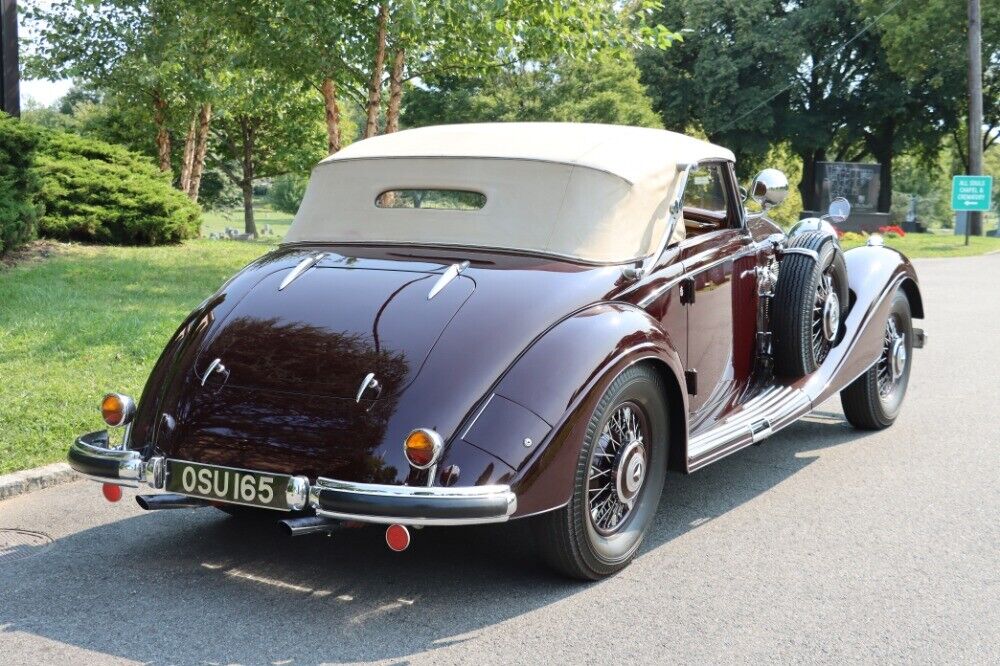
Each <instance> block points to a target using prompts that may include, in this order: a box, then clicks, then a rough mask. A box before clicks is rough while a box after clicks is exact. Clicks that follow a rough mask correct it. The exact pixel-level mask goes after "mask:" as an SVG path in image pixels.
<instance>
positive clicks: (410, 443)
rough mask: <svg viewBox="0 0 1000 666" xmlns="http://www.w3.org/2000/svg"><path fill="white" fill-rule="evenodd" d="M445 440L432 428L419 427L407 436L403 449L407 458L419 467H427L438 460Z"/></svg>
mask: <svg viewBox="0 0 1000 666" xmlns="http://www.w3.org/2000/svg"><path fill="white" fill-rule="evenodd" d="M443 448H444V440H443V439H441V435H439V434H437V433H436V432H434V431H433V430H431V429H430V428H417V429H416V430H414V431H413V432H411V433H410V434H409V435H407V436H406V442H404V444H403V451H404V452H405V453H406V459H407V460H409V461H410V464H411V465H413V466H414V467H416V468H417V469H427V468H428V467H430V466H431V465H433V464H434V463H436V462H437V461H438V458H439V457H440V455H441V449H443Z"/></svg>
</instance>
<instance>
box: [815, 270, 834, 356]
mask: <svg viewBox="0 0 1000 666" xmlns="http://www.w3.org/2000/svg"><path fill="white" fill-rule="evenodd" d="M839 331H840V299H839V298H838V297H837V291H836V290H835V289H834V287H833V265H832V264H831V265H830V266H828V267H827V268H826V270H825V271H823V276H822V278H821V279H820V281H819V284H817V285H816V298H815V300H814V301H813V311H812V353H813V358H814V359H815V362H816V365H819V364H821V363H822V362H823V361H825V360H826V357H827V355H829V353H830V349H831V348H832V347H833V341H834V340H835V339H836V337H837V333H838V332H839Z"/></svg>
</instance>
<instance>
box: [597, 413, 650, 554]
mask: <svg viewBox="0 0 1000 666" xmlns="http://www.w3.org/2000/svg"><path fill="white" fill-rule="evenodd" d="M647 442H648V425H647V422H646V416H645V414H644V413H643V412H642V410H641V409H640V408H639V406H638V405H636V404H635V403H632V402H626V403H623V404H622V405H619V406H618V407H617V408H616V409H615V410H614V412H612V414H611V417H610V418H609V419H608V421H607V423H605V424H604V428H603V429H602V430H601V436H600V439H599V440H598V442H597V445H596V446H595V447H594V452H593V454H592V456H591V459H590V476H589V478H588V480H587V501H588V506H589V509H590V520H591V523H592V524H593V526H594V529H595V530H597V532H598V533H599V534H601V535H604V536H608V535H611V534H613V533H615V532H617V531H618V530H619V529H620V528H621V526H622V525H623V524H624V523H625V521H626V520H627V519H628V517H629V516H630V515H632V510H633V508H634V507H635V505H636V499H637V497H638V496H639V493H640V492H641V491H642V486H643V482H644V481H645V480H646V472H647V470H648V467H649V464H648V457H647V456H648V452H647V450H646V443H647Z"/></svg>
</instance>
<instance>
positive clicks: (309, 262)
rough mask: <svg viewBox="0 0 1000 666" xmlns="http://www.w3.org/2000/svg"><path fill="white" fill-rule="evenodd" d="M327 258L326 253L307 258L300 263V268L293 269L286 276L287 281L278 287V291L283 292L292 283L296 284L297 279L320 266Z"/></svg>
mask: <svg viewBox="0 0 1000 666" xmlns="http://www.w3.org/2000/svg"><path fill="white" fill-rule="evenodd" d="M325 256H326V252H317V253H316V254H314V255H312V256H311V257H306V258H305V259H303V260H302V261H300V262H299V264H298V266H296V267H295V268H293V269H292V272H291V273H289V274H288V275H286V276H285V279H284V280H282V281H281V284H280V285H278V291H281V290H282V289H284V288H285V287H287V286H288V285H290V284H291V283H293V282H295V281H296V280H297V279H299V277H301V276H302V274H303V273H305V272H306V271H307V270H309V269H310V268H312V267H313V266H315V265H316V264H318V263H319V262H320V261H321V260H322V259H323V257H325Z"/></svg>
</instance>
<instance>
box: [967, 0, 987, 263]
mask: <svg viewBox="0 0 1000 666" xmlns="http://www.w3.org/2000/svg"><path fill="white" fill-rule="evenodd" d="M982 31H983V20H982V15H981V14H980V11H979V0H969V175H970V176H981V175H983V137H982V133H983V44H982V40H983V38H982ZM967 214H968V216H969V217H968V218H967V219H966V224H965V244H966V245H968V244H969V234H970V233H973V234H976V235H977V236H979V235H982V233H983V214H982V213H980V212H978V211H970V212H969V213H967Z"/></svg>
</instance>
